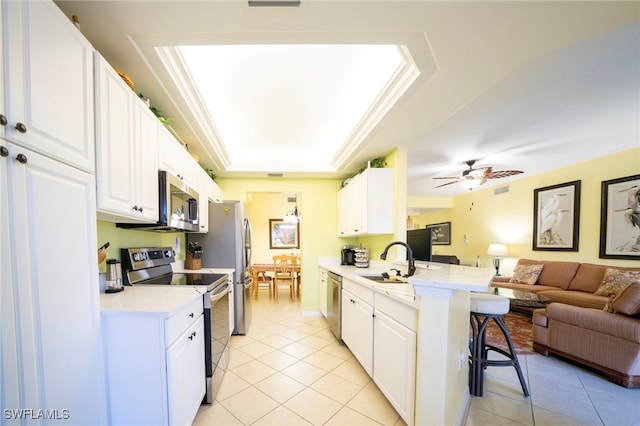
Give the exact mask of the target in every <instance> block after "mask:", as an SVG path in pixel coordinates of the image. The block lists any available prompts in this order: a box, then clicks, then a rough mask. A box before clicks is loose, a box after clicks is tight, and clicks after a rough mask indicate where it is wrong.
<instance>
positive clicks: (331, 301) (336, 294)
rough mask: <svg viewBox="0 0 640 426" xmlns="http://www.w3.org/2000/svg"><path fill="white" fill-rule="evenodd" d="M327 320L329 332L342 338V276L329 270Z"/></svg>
mask: <svg viewBox="0 0 640 426" xmlns="http://www.w3.org/2000/svg"><path fill="white" fill-rule="evenodd" d="M327 288H328V289H331V290H329V294H328V295H327V296H328V297H327V322H328V323H329V327H330V328H331V332H333V334H334V335H335V336H336V337H337V338H338V339H339V340H342V277H341V276H340V275H338V274H335V273H333V272H331V271H329V272H327Z"/></svg>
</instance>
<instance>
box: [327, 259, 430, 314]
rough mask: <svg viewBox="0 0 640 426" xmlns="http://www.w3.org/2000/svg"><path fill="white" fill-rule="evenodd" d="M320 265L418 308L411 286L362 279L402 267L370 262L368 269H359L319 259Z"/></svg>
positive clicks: (389, 263) (330, 260) (381, 262)
mask: <svg viewBox="0 0 640 426" xmlns="http://www.w3.org/2000/svg"><path fill="white" fill-rule="evenodd" d="M318 265H319V266H321V267H323V268H325V269H327V270H328V271H331V272H334V273H336V274H338V275H340V276H342V277H344V278H348V279H350V280H352V281H354V282H356V283H358V284H360V285H363V286H366V287H369V288H371V289H373V290H374V291H375V292H376V293H381V294H385V295H387V296H389V297H391V298H393V299H396V300H398V301H400V302H402V303H404V304H406V305H408V306H411V307H414V308H416V309H417V308H418V303H417V301H416V294H415V291H414V289H413V286H412V285H411V284H409V283H403V282H398V283H378V282H376V281H372V280H369V279H366V278H363V277H362V276H363V275H381V274H382V273H383V272H389V270H390V269H391V268H396V269H399V266H401V265H398V264H394V263H392V262H383V261H375V260H370V261H369V267H368V268H357V267H355V266H345V265H340V260H337V261H335V260H334V259H319V261H318Z"/></svg>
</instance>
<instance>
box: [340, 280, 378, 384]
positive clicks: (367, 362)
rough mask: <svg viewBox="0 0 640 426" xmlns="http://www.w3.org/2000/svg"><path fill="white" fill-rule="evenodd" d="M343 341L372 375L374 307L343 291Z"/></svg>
mask: <svg viewBox="0 0 640 426" xmlns="http://www.w3.org/2000/svg"><path fill="white" fill-rule="evenodd" d="M342 340H343V341H344V343H345V344H346V345H347V346H348V347H349V349H350V350H351V353H353V355H354V356H355V357H356V359H357V360H358V361H359V362H360V364H361V365H362V368H364V369H365V371H366V372H367V373H368V374H369V375H371V373H372V371H373V370H372V369H373V307H372V306H371V305H369V304H368V303H365V302H364V301H363V300H362V299H360V298H358V297H356V296H354V295H353V294H352V293H350V292H348V291H346V290H344V289H343V290H342Z"/></svg>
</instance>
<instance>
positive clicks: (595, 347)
mask: <svg viewBox="0 0 640 426" xmlns="http://www.w3.org/2000/svg"><path fill="white" fill-rule="evenodd" d="M533 349H534V350H535V351H536V352H538V353H541V354H543V355H549V354H550V353H553V354H556V355H559V356H561V357H564V358H568V359H571V360H574V361H577V362H579V363H581V364H584V365H587V366H589V367H592V368H595V369H597V370H599V371H601V372H603V373H604V375H605V377H606V378H607V379H608V380H609V381H611V382H613V383H616V384H618V385H620V386H624V387H629V388H640V317H638V316H635V317H634V316H629V315H624V314H620V313H609V312H604V311H603V310H599V309H589V308H581V307H578V306H571V305H566V304H564V303H552V304H550V305H548V306H547V307H546V308H544V309H536V310H535V311H534V312H533Z"/></svg>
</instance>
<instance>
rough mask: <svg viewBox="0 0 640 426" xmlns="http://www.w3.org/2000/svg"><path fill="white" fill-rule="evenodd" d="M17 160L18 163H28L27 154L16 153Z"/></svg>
mask: <svg viewBox="0 0 640 426" xmlns="http://www.w3.org/2000/svg"><path fill="white" fill-rule="evenodd" d="M16 160H18V163H20V164H27V156H26V155H24V154H18V155H16Z"/></svg>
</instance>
